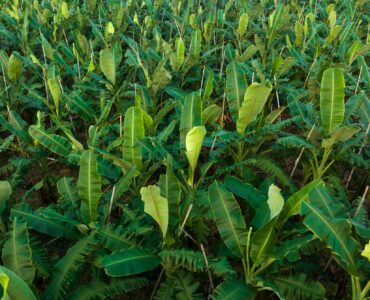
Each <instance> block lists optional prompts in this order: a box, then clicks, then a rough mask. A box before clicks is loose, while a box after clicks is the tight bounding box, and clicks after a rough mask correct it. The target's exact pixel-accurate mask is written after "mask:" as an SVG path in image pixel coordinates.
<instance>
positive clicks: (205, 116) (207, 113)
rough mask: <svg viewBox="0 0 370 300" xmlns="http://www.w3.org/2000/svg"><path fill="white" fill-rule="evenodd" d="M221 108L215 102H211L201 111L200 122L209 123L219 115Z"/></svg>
mask: <svg viewBox="0 0 370 300" xmlns="http://www.w3.org/2000/svg"><path fill="white" fill-rule="evenodd" d="M221 112H222V108H221V107H219V106H218V105H217V104H211V105H210V106H208V107H207V108H206V109H204V110H203V111H202V124H203V125H210V124H212V123H213V122H215V121H216V119H217V118H218V117H219V116H220V115H221Z"/></svg>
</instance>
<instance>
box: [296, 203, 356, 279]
mask: <svg viewBox="0 0 370 300" xmlns="http://www.w3.org/2000/svg"><path fill="white" fill-rule="evenodd" d="M301 214H303V215H304V216H305V218H304V220H303V223H304V224H305V225H306V227H307V228H308V229H309V230H310V231H312V232H313V233H314V234H316V235H317V236H318V237H319V238H320V240H322V241H324V242H326V243H327V245H328V247H329V248H330V249H331V250H332V251H333V253H334V254H335V255H336V256H337V257H339V259H340V261H342V262H343V266H344V267H345V268H346V269H347V270H348V272H349V273H350V274H352V275H354V276H357V275H358V270H357V264H356V256H357V254H358V251H359V248H358V244H357V241H356V240H355V239H354V238H353V237H352V235H351V224H350V222H349V221H348V220H346V219H343V218H338V219H329V218H328V217H327V216H326V215H325V214H324V212H323V211H322V210H321V209H320V208H319V207H317V206H316V205H315V203H312V200H311V202H309V201H303V202H302V205H301Z"/></svg>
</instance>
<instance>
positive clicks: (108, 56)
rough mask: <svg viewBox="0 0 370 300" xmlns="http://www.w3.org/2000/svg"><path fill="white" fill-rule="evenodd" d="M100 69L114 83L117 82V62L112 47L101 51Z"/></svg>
mask: <svg viewBox="0 0 370 300" xmlns="http://www.w3.org/2000/svg"><path fill="white" fill-rule="evenodd" d="M100 69H101V71H102V72H103V74H104V75H105V77H107V79H108V80H110V81H111V82H112V83H113V84H115V82H116V64H115V61H114V54H113V51H112V49H104V50H101V51H100Z"/></svg>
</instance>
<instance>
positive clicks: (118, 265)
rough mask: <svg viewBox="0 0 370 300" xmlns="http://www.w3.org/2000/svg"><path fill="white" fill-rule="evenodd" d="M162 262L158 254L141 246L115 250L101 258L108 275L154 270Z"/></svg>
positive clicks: (100, 263)
mask: <svg viewBox="0 0 370 300" xmlns="http://www.w3.org/2000/svg"><path fill="white" fill-rule="evenodd" d="M159 264H160V260H159V258H158V257H157V256H155V255H153V254H151V252H149V251H146V250H144V249H141V248H136V247H134V248H130V249H127V250H123V251H120V252H114V253H113V254H111V255H108V256H105V257H103V258H102V259H100V260H99V265H100V266H101V267H103V268H104V271H105V273H106V274H107V275H108V276H112V277H119V276H129V275H134V274H139V273H143V272H146V271H150V270H153V269H154V268H155V267H157V266H158V265H159Z"/></svg>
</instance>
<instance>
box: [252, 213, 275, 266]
mask: <svg viewBox="0 0 370 300" xmlns="http://www.w3.org/2000/svg"><path fill="white" fill-rule="evenodd" d="M275 223H276V218H274V219H272V220H270V221H269V222H268V223H266V224H265V225H264V226H263V227H262V228H261V229H259V230H257V231H256V232H255V233H254V234H253V236H252V239H251V251H250V255H251V258H252V260H253V262H254V264H256V265H259V264H261V263H262V262H263V261H264V260H266V259H268V258H270V257H273V253H272V252H273V248H274V246H275V243H276V239H277V235H276V230H275Z"/></svg>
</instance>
